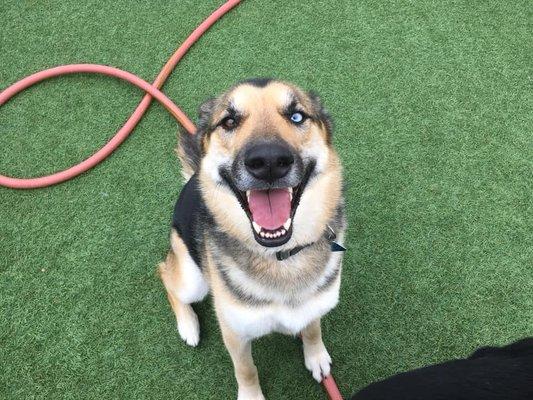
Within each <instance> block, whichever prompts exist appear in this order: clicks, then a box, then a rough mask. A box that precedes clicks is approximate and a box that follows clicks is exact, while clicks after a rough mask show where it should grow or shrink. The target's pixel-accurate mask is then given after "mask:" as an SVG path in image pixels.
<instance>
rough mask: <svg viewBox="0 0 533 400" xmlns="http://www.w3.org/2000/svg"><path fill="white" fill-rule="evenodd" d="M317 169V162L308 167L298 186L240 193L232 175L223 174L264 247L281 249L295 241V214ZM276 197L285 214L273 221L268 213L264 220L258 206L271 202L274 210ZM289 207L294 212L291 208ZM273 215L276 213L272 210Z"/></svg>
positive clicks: (267, 188) (242, 191) (256, 237)
mask: <svg viewBox="0 0 533 400" xmlns="http://www.w3.org/2000/svg"><path fill="white" fill-rule="evenodd" d="M314 166H315V163H310V165H309V166H308V167H307V168H306V171H305V173H304V176H303V179H302V180H301V181H300V183H299V184H298V185H296V186H294V187H276V188H272V187H264V188H253V189H250V190H239V189H238V188H237V186H236V184H235V182H234V181H233V180H232V179H231V178H230V176H229V174H227V173H225V172H224V171H220V172H221V173H220V175H221V177H222V178H223V179H224V181H225V182H226V183H227V184H228V186H229V187H230V189H231V190H232V192H233V194H234V195H235V197H236V198H237V200H238V201H239V204H240V205H241V207H242V209H243V210H244V212H245V214H246V216H247V217H248V220H249V222H250V229H251V231H252V233H253V236H254V238H255V240H256V242H257V243H259V244H260V245H261V246H263V247H278V246H282V245H284V244H285V243H287V242H288V241H289V240H290V239H291V237H292V232H293V222H294V215H295V213H296V210H297V208H298V205H299V203H300V199H301V197H302V194H303V192H304V190H305V188H306V186H307V183H308V181H309V178H310V176H311V173H312V172H313V170H314ZM273 192H276V194H273ZM272 196H275V197H276V198H277V199H278V200H279V201H280V202H281V204H280V205H278V208H281V209H283V211H282V212H281V213H277V211H279V209H278V210H276V211H275V212H274V213H276V214H277V216H276V218H274V219H270V218H268V217H267V218H266V219H265V217H264V213H263V217H261V215H260V214H261V211H260V210H259V211H257V207H258V206H257V203H261V202H265V201H268V203H269V206H270V207H272V204H270V202H271V201H272V200H273V199H272ZM258 197H259V198H260V199H259V200H257V198H258ZM289 206H290V210H289V209H288V207H289ZM270 213H272V209H271V210H270ZM274 213H272V214H274Z"/></svg>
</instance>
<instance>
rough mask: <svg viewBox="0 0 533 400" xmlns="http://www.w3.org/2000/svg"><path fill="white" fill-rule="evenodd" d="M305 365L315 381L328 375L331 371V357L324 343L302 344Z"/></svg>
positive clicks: (319, 380)
mask: <svg viewBox="0 0 533 400" xmlns="http://www.w3.org/2000/svg"><path fill="white" fill-rule="evenodd" d="M304 360H305V367H306V368H307V369H308V370H309V371H311V373H312V374H313V378H315V380H316V381H317V382H322V378H323V377H325V376H328V375H329V373H330V371H331V357H330V356H329V353H328V351H327V350H326V347H325V346H324V343H322V342H321V343H319V344H317V345H308V346H304Z"/></svg>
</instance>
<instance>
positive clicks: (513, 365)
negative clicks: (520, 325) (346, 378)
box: [352, 338, 533, 400]
mask: <svg viewBox="0 0 533 400" xmlns="http://www.w3.org/2000/svg"><path fill="white" fill-rule="evenodd" d="M426 399H431V400H531V399H533V338H528V339H523V340H521V341H518V342H516V343H513V344H511V345H508V346H505V347H500V348H498V347H485V348H482V349H479V350H477V351H476V352H474V353H473V354H472V355H471V356H470V357H469V358H467V359H461V360H454V361H448V362H445V363H442V364H437V365H432V366H429V367H425V368H420V369H416V370H413V371H409V372H404V373H402V374H398V375H395V376H393V377H391V378H389V379H386V380H384V381H381V382H377V383H373V384H371V385H370V386H367V387H366V388H365V389H363V390H362V391H360V392H359V393H357V394H356V395H355V396H353V397H352V400H426Z"/></svg>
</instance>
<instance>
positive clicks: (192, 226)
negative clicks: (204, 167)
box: [172, 174, 208, 268]
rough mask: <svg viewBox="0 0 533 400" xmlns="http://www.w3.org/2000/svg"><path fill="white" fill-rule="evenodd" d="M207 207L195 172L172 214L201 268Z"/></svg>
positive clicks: (190, 252) (183, 238) (174, 223)
mask: <svg viewBox="0 0 533 400" xmlns="http://www.w3.org/2000/svg"><path fill="white" fill-rule="evenodd" d="M207 213H208V211H207V207H206V206H205V203H204V200H203V199H202V196H201V193H200V186H199V182H198V176H197V175H196V174H195V175H193V176H192V177H191V179H189V181H188V182H187V183H186V184H185V186H183V189H182V190H181V192H180V195H179V197H178V200H177V201H176V205H175V206H174V215H173V216H172V227H173V228H174V229H176V231H177V232H178V234H179V236H180V237H181V239H182V240H183V242H184V243H185V246H187V249H188V250H189V254H190V256H191V258H192V259H193V260H194V262H195V263H196V264H197V265H198V266H199V267H200V268H201V267H202V261H201V257H200V249H202V247H203V241H204V239H203V237H204V235H203V232H202V230H203V229H202V227H203V226H204V221H202V220H201V219H202V218H205V215H207Z"/></svg>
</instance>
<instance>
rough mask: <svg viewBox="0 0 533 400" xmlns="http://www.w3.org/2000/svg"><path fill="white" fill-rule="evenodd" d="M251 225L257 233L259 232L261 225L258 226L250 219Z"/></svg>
mask: <svg viewBox="0 0 533 400" xmlns="http://www.w3.org/2000/svg"><path fill="white" fill-rule="evenodd" d="M252 226H253V227H254V230H255V231H256V232H257V233H259V232H261V227H260V226H259V224H258V223H257V222H255V221H252Z"/></svg>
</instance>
